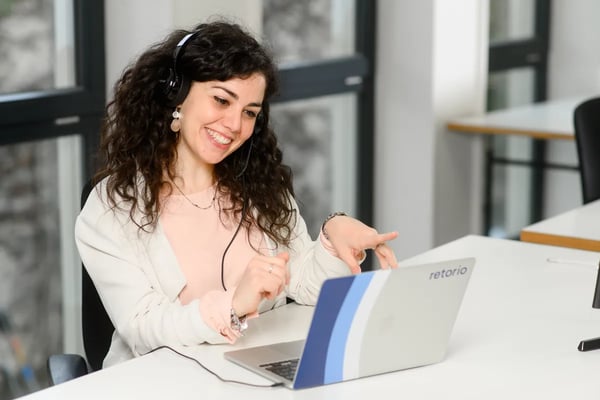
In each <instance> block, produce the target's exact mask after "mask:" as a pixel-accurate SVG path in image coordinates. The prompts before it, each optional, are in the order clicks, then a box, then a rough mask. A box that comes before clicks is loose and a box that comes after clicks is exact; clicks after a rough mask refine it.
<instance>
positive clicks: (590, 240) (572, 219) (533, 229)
mask: <svg viewBox="0 0 600 400" xmlns="http://www.w3.org/2000/svg"><path fill="white" fill-rule="evenodd" d="M598 221H600V200H597V201H594V202H591V203H588V204H585V205H583V206H581V207H578V208H576V209H574V210H570V211H567V212H565V213H562V214H559V215H557V216H555V217H552V218H548V219H545V220H543V221H540V222H537V223H535V224H532V225H529V226H527V227H525V228H523V229H522V230H521V240H523V241H525V242H532V243H541V244H549V245H554V246H563V247H571V248H575V249H583V250H592V251H600V224H599V223H598Z"/></svg>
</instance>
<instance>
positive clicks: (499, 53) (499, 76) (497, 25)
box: [484, 0, 550, 237]
mask: <svg viewBox="0 0 600 400" xmlns="http://www.w3.org/2000/svg"><path fill="white" fill-rule="evenodd" d="M549 15H550V1H549V0H526V1H520V0H519V1H516V0H501V1H492V2H490V32H489V37H490V48H489V80H488V98H487V106H488V110H495V109H501V108H507V107H514V106H519V105H522V104H528V103H533V102H537V101H542V100H545V99H546V75H547V72H546V71H547V59H548V41H549ZM544 153H545V143H544V142H543V141H541V140H533V139H528V138H522V137H518V138H517V137H508V136H506V137H501V135H499V136H494V137H493V144H492V149H491V153H490V155H489V157H490V158H491V159H490V160H489V162H490V165H491V168H492V171H491V174H492V176H493V179H492V180H491V182H492V183H491V186H490V187H488V188H487V195H486V197H487V198H486V212H485V227H484V231H485V233H486V234H488V235H491V236H499V237H518V234H519V231H520V229H521V228H522V227H523V226H526V225H528V224H530V223H531V222H534V221H538V220H540V219H541V217H542V213H543V209H542V207H541V196H542V194H543V185H544V176H543V167H541V166H540V164H541V163H542V162H543V161H544ZM523 187H527V188H531V189H530V190H529V191H523V190H522V188H523Z"/></svg>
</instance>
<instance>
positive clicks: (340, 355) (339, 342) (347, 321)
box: [324, 273, 373, 383]
mask: <svg viewBox="0 0 600 400" xmlns="http://www.w3.org/2000/svg"><path fill="white" fill-rule="evenodd" d="M372 277H373V273H364V274H360V275H356V276H355V278H354V279H353V282H352V286H351V287H350V290H349V291H348V293H347V294H346V298H345V299H344V303H343V304H342V307H341V308H340V311H339V313H338V316H337V319H336V321H335V325H334V326H333V331H332V332H331V337H330V338H329V348H328V350H327V362H326V365H325V378H324V383H332V382H339V381H341V380H342V379H343V377H344V357H345V352H346V342H347V339H348V333H349V332H350V327H351V326H352V320H353V319H354V316H355V315H356V310H357V308H358V306H359V305H360V302H361V300H362V298H363V295H364V294H365V291H366V290H367V288H368V287H369V283H370V282H371V278H372Z"/></svg>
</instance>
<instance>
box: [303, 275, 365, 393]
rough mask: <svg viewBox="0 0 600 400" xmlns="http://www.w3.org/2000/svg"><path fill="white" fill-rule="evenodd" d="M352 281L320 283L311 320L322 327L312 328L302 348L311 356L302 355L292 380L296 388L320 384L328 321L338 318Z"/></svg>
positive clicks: (331, 323) (323, 372) (323, 367)
mask: <svg viewBox="0 0 600 400" xmlns="http://www.w3.org/2000/svg"><path fill="white" fill-rule="evenodd" d="M356 276H360V275H356ZM356 276H355V277H356ZM353 281H354V279H333V280H330V281H325V283H323V287H322V288H321V292H320V295H319V300H318V301H317V307H316V308H315V311H314V315H313V319H316V320H318V321H322V322H323V323H322V324H311V327H310V331H309V332H308V336H307V338H306V343H305V345H304V348H305V349H309V350H310V352H304V353H303V354H302V357H301V359H300V365H298V371H297V372H296V378H295V379H294V387H295V388H306V387H311V386H317V385H322V384H323V381H324V377H325V360H326V357H327V347H328V345H329V337H330V336H331V332H332V330H333V326H334V324H335V318H331V316H336V315H338V312H339V310H340V307H341V306H342V304H343V302H344V298H345V297H346V294H347V293H348V291H349V290H350V287H351V286H352V282H353Z"/></svg>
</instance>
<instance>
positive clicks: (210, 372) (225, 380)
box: [144, 345, 283, 388]
mask: <svg viewBox="0 0 600 400" xmlns="http://www.w3.org/2000/svg"><path fill="white" fill-rule="evenodd" d="M160 349H168V350H171V351H172V352H173V353H175V354H177V355H178V356H181V357H183V358H187V359H188V360H191V361H193V362H195V363H196V364H198V365H199V366H200V367H202V369H204V370H205V371H206V372H208V373H209V374H211V375H213V376H215V377H216V378H217V379H219V380H220V381H221V382H224V383H236V384H238V385H246V386H252V387H257V388H270V387H278V386H283V383H282V382H277V383H272V384H270V385H258V384H255V383H250V382H242V381H236V380H234V379H225V378H223V377H221V376H220V375H219V374H217V373H216V372H215V371H213V370H211V369H209V368H208V367H206V366H205V365H204V364H202V363H201V362H200V361H198V360H197V359H195V358H194V357H190V356H188V355H185V354H183V353H181V352H179V351H177V350H175V349H174V348H172V347H169V346H166V345H163V346H158V347H156V348H154V349H152V350H150V351H149V352H147V353H145V354H144V355H146V354H150V353H154V352H155V351H157V350H160Z"/></svg>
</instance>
